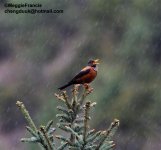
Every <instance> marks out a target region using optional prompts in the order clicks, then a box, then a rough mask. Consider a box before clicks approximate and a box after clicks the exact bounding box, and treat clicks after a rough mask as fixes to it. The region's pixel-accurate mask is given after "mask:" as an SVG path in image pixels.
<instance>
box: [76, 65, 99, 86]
mask: <svg viewBox="0 0 161 150" xmlns="http://www.w3.org/2000/svg"><path fill="white" fill-rule="evenodd" d="M96 76H97V71H95V70H94V69H93V68H92V67H91V68H90V71H89V73H88V74H86V75H84V76H82V77H81V78H79V79H77V82H79V83H81V84H84V83H90V82H92V81H93V80H94V79H95V77H96Z"/></svg>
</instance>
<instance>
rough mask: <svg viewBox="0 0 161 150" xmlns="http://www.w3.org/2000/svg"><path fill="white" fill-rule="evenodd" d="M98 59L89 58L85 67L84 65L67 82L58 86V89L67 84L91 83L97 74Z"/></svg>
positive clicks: (63, 87)
mask: <svg viewBox="0 0 161 150" xmlns="http://www.w3.org/2000/svg"><path fill="white" fill-rule="evenodd" d="M99 62H100V60H99V59H95V60H94V59H90V60H89V61H88V64H87V66H86V67H84V68H83V69H82V70H81V71H80V72H79V73H78V74H76V75H75V76H74V78H73V79H72V80H70V81H69V82H68V83H67V84H65V85H63V86H61V87H59V88H58V89H59V90H63V89H65V88H66V87H68V86H71V85H75V84H82V85H87V84H89V83H91V82H92V81H93V80H94V79H95V78H96V76H97V71H98V66H97V64H99Z"/></svg>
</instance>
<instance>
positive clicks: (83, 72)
mask: <svg viewBox="0 0 161 150" xmlns="http://www.w3.org/2000/svg"><path fill="white" fill-rule="evenodd" d="M89 72H90V67H85V68H83V69H82V70H81V71H80V72H79V73H78V74H77V75H76V76H75V77H74V78H73V79H72V81H75V80H77V79H79V78H81V77H83V76H84V75H87V74H88V73H89Z"/></svg>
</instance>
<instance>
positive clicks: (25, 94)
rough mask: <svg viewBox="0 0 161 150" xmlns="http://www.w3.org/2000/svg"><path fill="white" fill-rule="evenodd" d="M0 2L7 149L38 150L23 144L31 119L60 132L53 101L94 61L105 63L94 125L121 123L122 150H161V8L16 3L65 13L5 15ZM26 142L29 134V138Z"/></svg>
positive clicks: (97, 0)
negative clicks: (51, 122) (60, 89)
mask: <svg viewBox="0 0 161 150" xmlns="http://www.w3.org/2000/svg"><path fill="white" fill-rule="evenodd" d="M5 2H6V1H5V0H3V1H1V2H0V149H3V150H9V149H11V150H27V149H31V150H38V149H39V147H37V145H36V146H35V145H28V144H23V143H21V142H19V139H20V138H21V137H24V136H25V135H26V131H25V128H24V126H25V125H26V124H25V120H24V118H23V116H22V115H21V113H20V111H19V110H18V109H17V107H16V105H15V103H16V101H17V100H19V99H20V100H22V101H23V102H24V103H25V105H26V107H27V108H28V109H29V111H30V113H31V115H32V117H33V119H34V121H35V122H36V123H37V125H39V124H45V123H46V122H47V121H48V120H50V119H53V120H54V121H55V123H54V124H55V125H56V118H55V115H56V112H57V111H56V106H57V105H58V102H57V101H56V99H55V97H54V93H55V92H57V88H58V87H59V86H61V85H62V84H64V83H66V82H67V81H68V80H70V79H71V78H72V77H73V76H74V75H75V73H77V72H78V71H79V70H80V69H81V68H82V67H83V66H85V65H86V63H87V61H88V59H90V58H100V59H101V64H100V66H99V72H98V77H97V79H96V80H95V81H94V82H93V83H92V87H94V93H92V94H91V95H90V97H89V98H90V99H91V100H92V101H96V102H97V106H96V110H95V111H93V112H92V114H91V115H92V116H93V121H92V123H91V126H92V127H93V128H96V129H102V130H103V129H105V128H107V127H108V126H109V124H110V122H111V121H112V120H113V118H118V119H119V120H120V123H121V124H120V128H119V132H117V136H116V139H115V141H116V144H117V147H116V149H117V150H158V149H161V143H160V140H161V134H160V133H161V120H160V117H161V11H160V8H161V1H159V0H130V1H128V0H108V1H107V0H88V1H86V0H70V1H69V0H37V1H36V0H35V1H33V0H26V1H25V0H10V1H8V2H12V3H16V4H17V3H25V2H27V3H41V4H42V8H44V9H63V10H64V13H63V14H35V15H32V14H5V13H4V10H5V9H6V8H5V7H4V3H5ZM26 136H27V135H26Z"/></svg>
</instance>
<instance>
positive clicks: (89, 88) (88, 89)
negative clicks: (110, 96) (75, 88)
mask: <svg viewBox="0 0 161 150" xmlns="http://www.w3.org/2000/svg"><path fill="white" fill-rule="evenodd" d="M83 86H84V88H85V89H86V90H87V93H88V94H89V93H92V92H93V88H92V87H90V85H89V84H87V83H85V84H83Z"/></svg>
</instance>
